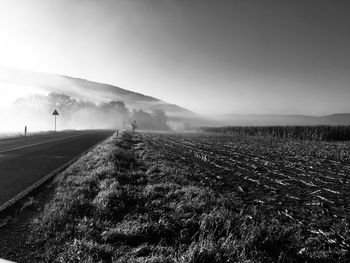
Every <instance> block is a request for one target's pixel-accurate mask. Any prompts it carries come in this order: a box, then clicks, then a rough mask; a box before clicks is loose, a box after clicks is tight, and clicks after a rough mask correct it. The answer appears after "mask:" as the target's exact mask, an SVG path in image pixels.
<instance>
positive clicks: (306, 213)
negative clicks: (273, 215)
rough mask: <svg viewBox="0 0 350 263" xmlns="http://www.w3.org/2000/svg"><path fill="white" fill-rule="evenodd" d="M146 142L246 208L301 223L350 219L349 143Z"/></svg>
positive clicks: (180, 138) (213, 138)
mask: <svg viewBox="0 0 350 263" xmlns="http://www.w3.org/2000/svg"><path fill="white" fill-rule="evenodd" d="M142 137H143V140H145V141H146V142H147V144H148V145H150V146H151V147H152V148H153V150H154V151H155V152H158V153H161V154H162V156H163V159H164V158H165V159H166V160H167V161H169V162H173V163H174V164H177V165H179V166H180V167H181V166H185V167H187V169H189V170H190V171H191V172H195V173H194V174H195V175H196V176H198V178H197V180H199V181H200V183H201V184H203V185H204V186H211V187H214V188H216V189H219V190H220V191H225V192H235V193H239V195H240V196H241V197H243V199H242V201H243V200H244V202H249V203H251V204H261V205H265V206H273V207H276V208H279V209H281V211H282V212H283V213H284V214H285V215H286V216H289V217H292V218H295V219H296V220H302V222H303V221H305V220H312V217H314V216H316V215H317V214H318V213H321V214H324V213H327V214H332V215H333V216H334V217H335V218H337V217H345V216H348V215H350V144H349V143H324V142H323V143H322V142H298V141H291V140H288V141H286V140H276V139H272V138H266V139H262V138H252V137H246V136H236V137H232V136H224V135H222V136H218V135H217V134H215V135H210V134H201V133H194V134H191V133H187V134H161V133H159V134H156V133H153V134H150V133H145V134H142ZM300 209H301V210H303V212H302V213H301V210H300Z"/></svg>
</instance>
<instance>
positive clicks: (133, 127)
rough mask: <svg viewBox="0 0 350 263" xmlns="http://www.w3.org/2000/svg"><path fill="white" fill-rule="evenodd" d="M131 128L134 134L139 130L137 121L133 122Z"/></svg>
mask: <svg viewBox="0 0 350 263" xmlns="http://www.w3.org/2000/svg"><path fill="white" fill-rule="evenodd" d="M131 127H132V132H134V131H135V130H136V128H137V124H136V121H133V122H132V123H131Z"/></svg>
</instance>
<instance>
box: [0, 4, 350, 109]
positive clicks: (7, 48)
mask: <svg viewBox="0 0 350 263" xmlns="http://www.w3.org/2000/svg"><path fill="white" fill-rule="evenodd" d="M349 14H350V2H349V1H348V0H347V1H342V0H337V1H334V0H333V1H332V0H327V1H325V0H317V1H316V0H293V1H291V0H290V1H285V0H274V1H272V0H264V1H261V0H220V1H216V0H104V1H96V0H85V1H84V0H76V1H70V0H22V1H19V0H0V65H2V66H5V67H14V68H20V69H27V70H33V71H42V72H50V73H57V74H64V75H69V76H74V77H80V78H86V79H89V80H92V81H98V82H103V83H109V84H113V85H117V86H119V87H122V88H124V89H129V90H132V91H135V92H139V93H143V94H146V95H150V96H153V97H156V98H159V99H162V100H164V101H167V102H170V103H175V104H178V105H180V106H182V107H185V108H188V109H190V110H192V111H194V112H197V113H199V114H206V115H215V114H311V115H325V114H332V113H339V112H350V103H349V101H350V50H349V48H350V26H349V25H350V16H349ZM0 89H1V92H2V94H5V93H11V88H8V87H0ZM25 89H26V87H23V90H20V91H16V92H17V93H26V90H25ZM27 89H28V87H27ZM17 93H16V94H17ZM12 95H13V96H14V94H12Z"/></svg>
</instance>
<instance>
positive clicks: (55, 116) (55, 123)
mask: <svg viewBox="0 0 350 263" xmlns="http://www.w3.org/2000/svg"><path fill="white" fill-rule="evenodd" d="M55 131H56V115H55Z"/></svg>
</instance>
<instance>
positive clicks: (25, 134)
mask: <svg viewBox="0 0 350 263" xmlns="http://www.w3.org/2000/svg"><path fill="white" fill-rule="evenodd" d="M24 136H27V125H26V126H24Z"/></svg>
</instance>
